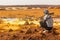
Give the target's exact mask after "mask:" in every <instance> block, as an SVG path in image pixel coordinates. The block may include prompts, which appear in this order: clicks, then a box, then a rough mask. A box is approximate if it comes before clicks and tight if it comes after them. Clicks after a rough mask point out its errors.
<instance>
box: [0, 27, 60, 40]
mask: <svg viewBox="0 0 60 40" xmlns="http://www.w3.org/2000/svg"><path fill="white" fill-rule="evenodd" d="M55 30H56V29H55ZM42 31H43V30H42V29H41V28H30V29H28V30H27V31H24V30H21V31H13V30H9V31H8V32H0V40H60V36H59V33H57V32H51V33H45V34H43V33H41V32H42Z"/></svg>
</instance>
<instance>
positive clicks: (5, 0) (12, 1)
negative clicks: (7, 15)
mask: <svg viewBox="0 0 60 40" xmlns="http://www.w3.org/2000/svg"><path fill="white" fill-rule="evenodd" d="M35 4H38V5H42V4H43V5H44V4H48V5H49V4H50V5H60V0H0V5H35Z"/></svg>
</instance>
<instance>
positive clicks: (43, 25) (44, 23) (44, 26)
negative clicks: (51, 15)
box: [40, 21, 52, 31]
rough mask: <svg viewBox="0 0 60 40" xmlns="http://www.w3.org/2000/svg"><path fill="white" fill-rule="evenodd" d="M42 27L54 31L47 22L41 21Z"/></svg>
mask: <svg viewBox="0 0 60 40" xmlns="http://www.w3.org/2000/svg"><path fill="white" fill-rule="evenodd" d="M40 25H41V27H42V28H45V29H46V30H48V31H50V30H52V27H48V26H47V24H46V22H43V21H41V22H40Z"/></svg>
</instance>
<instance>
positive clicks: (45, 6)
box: [0, 5, 60, 8]
mask: <svg viewBox="0 0 60 40" xmlns="http://www.w3.org/2000/svg"><path fill="white" fill-rule="evenodd" d="M0 7H44V8H47V7H59V8H60V5H0Z"/></svg>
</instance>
